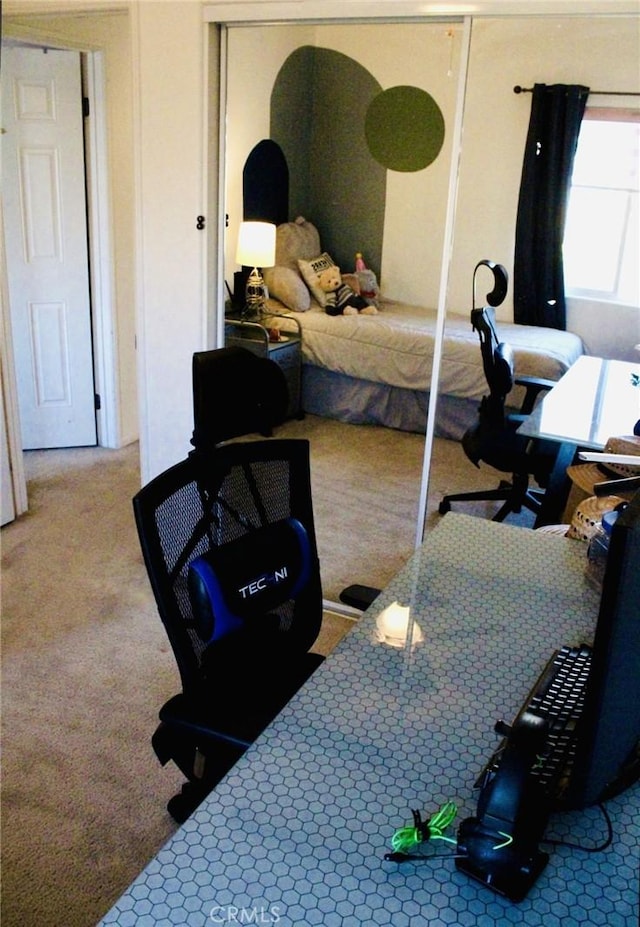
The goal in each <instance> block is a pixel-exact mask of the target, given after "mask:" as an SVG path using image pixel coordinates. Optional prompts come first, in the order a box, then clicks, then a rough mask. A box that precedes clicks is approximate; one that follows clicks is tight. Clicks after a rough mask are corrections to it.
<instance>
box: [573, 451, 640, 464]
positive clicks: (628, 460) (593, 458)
mask: <svg viewBox="0 0 640 927" xmlns="http://www.w3.org/2000/svg"><path fill="white" fill-rule="evenodd" d="M579 457H580V460H587V461H589V462H591V463H613V464H623V465H624V466H629V467H640V456H638V454H605V453H604V452H603V453H600V452H599V451H580V452H579Z"/></svg>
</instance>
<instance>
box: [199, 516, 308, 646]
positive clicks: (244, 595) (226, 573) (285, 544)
mask: <svg viewBox="0 0 640 927" xmlns="http://www.w3.org/2000/svg"><path fill="white" fill-rule="evenodd" d="M311 565H312V564H311V545H310V543H309V536H308V534H307V532H306V530H305V528H304V526H303V525H302V523H301V522H300V521H298V519H296V518H286V519H282V520H281V521H277V522H274V523H273V524H270V525H265V526H263V527H262V528H257V529H256V530H255V531H251V532H249V533H247V534H245V535H243V536H242V537H240V538H238V539H237V540H235V541H230V542H229V543H227V544H223V545H222V546H221V547H218V548H216V549H214V550H210V551H209V552H208V553H206V554H203V555H202V556H200V557H197V558H196V559H195V560H193V561H192V562H191V564H190V565H189V572H188V578H187V584H188V590H189V598H190V600H191V606H192V609H193V616H194V622H195V628H196V631H197V633H198V636H199V637H200V638H201V640H203V641H204V642H205V643H211V642H212V641H215V640H219V639H220V638H222V637H225V636H226V635H228V634H233V633H235V632H238V631H241V630H242V629H243V628H244V627H245V626H246V625H247V623H248V622H251V621H252V620H254V619H257V618H260V617H261V616H263V615H266V614H268V613H269V612H270V611H272V610H273V609H275V608H277V607H278V606H279V605H281V604H282V603H283V602H287V601H288V600H290V599H293V598H295V597H296V596H297V595H299V594H300V592H301V591H302V590H303V589H304V587H305V586H306V584H307V582H308V581H309V578H310V577H311Z"/></svg>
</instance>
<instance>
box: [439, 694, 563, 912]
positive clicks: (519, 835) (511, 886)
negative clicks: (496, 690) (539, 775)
mask: <svg viewBox="0 0 640 927" xmlns="http://www.w3.org/2000/svg"><path fill="white" fill-rule="evenodd" d="M496 731H497V732H498V733H499V734H503V735H505V736H506V737H507V742H506V745H505V748H504V752H503V754H502V756H501V759H500V765H499V767H498V769H497V770H496V771H495V772H491V773H489V774H488V780H487V781H486V783H485V784H484V786H483V787H482V791H481V793H480V797H479V799H478V810H477V815H476V817H471V818H466V819H465V820H464V821H463V822H462V823H461V825H460V827H459V829H458V853H459V854H461V855H460V856H459V857H458V858H457V859H456V868H457V869H459V870H461V871H462V872H465V873H467V875H470V876H471V877H472V878H474V879H476V880H477V881H479V882H482V883H483V884H484V885H486V886H487V887H488V888H491V889H492V890H493V891H495V892H497V893H498V894H500V895H504V896H506V897H507V898H510V899H511V900H512V901H522V899H523V898H524V897H525V896H526V895H527V893H528V891H529V889H530V888H531V886H532V885H533V884H534V883H535V881H536V879H537V878H538V876H539V875H540V873H541V872H542V871H543V869H544V868H545V866H546V864H547V862H548V859H549V856H548V854H547V853H543V852H542V851H541V850H540V849H539V847H538V844H539V842H540V840H541V839H542V837H543V836H544V831H545V828H546V826H547V820H548V818H549V812H550V808H549V802H548V799H547V798H545V797H544V795H543V794H542V792H541V790H540V788H539V786H538V785H537V783H536V781H535V780H533V779H532V778H531V777H530V775H529V773H530V771H531V768H532V766H533V765H534V763H535V762H536V757H537V755H538V754H539V753H540V752H541V749H542V747H543V745H544V742H545V739H546V734H547V722H546V721H545V720H544V719H542V718H538V717H536V716H535V715H532V714H530V713H529V712H526V711H525V712H523V714H522V715H521V716H520V717H519V718H518V720H517V721H516V722H514V725H513V727H509V726H508V725H506V724H504V723H503V722H498V724H497V725H496Z"/></svg>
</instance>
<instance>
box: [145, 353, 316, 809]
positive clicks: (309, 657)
mask: <svg viewBox="0 0 640 927" xmlns="http://www.w3.org/2000/svg"><path fill="white" fill-rule="evenodd" d="M230 351H231V352H232V354H233V355H235V360H236V361H238V363H237V364H233V363H232V357H231V356H230V353H229V352H230ZM237 352H244V349H242V348H237V349H221V351H220V353H217V352H204V354H206V355H208V356H203V355H202V354H201V355H196V356H194V362H193V369H194V419H195V421H194V424H195V427H194V438H193V439H192V443H193V444H194V450H193V451H192V452H191V453H190V454H189V456H188V457H187V458H186V459H185V460H183V461H181V462H180V463H178V464H176V465H175V466H173V467H171V468H170V469H169V470H167V471H166V472H164V473H162V474H160V475H159V476H158V477H156V478H155V479H154V480H152V481H151V482H150V483H149V484H147V485H146V486H144V487H143V488H142V489H141V490H140V491H139V492H138V493H137V494H136V496H135V497H134V500H133V507H134V513H135V519H136V525H137V528H138V534H139V537H140V543H141V547H142V552H143V556H144V562H145V565H146V567H147V572H148V575H149V579H150V582H151V586H152V589H153V592H154V596H155V599H156V604H157V607H158V611H159V613H160V617H161V619H162V621H163V624H164V627H165V630H166V632H167V635H168V637H169V641H170V643H171V646H172V649H173V653H174V656H175V659H176V662H177V665H178V669H179V673H180V680H181V685H182V688H181V691H180V692H179V693H178V694H177V695H175V696H173V697H172V698H171V699H169V700H168V701H167V702H166V704H164V705H163V706H162V708H161V710H160V723H159V725H158V727H157V729H156V731H155V733H154V735H153V738H152V744H153V747H154V750H155V752H156V755H157V757H158V759H159V760H160V762H161V763H162V765H165V764H166V763H167V762H169V761H170V760H171V761H173V762H174V763H175V764H176V765H177V766H178V768H179V769H180V770H181V772H182V773H183V775H184V776H185V777H186V780H187V781H186V783H185V785H184V786H183V788H182V791H181V792H180V793H179V794H178V795H176V796H174V797H173V798H172V799H171V800H170V801H169V803H168V805H167V808H168V810H169V812H170V814H171V815H172V816H173V817H174V818H175V819H176V820H177V821H179V822H182V821H184V820H185V819H186V818H187V817H188V815H189V814H190V813H191V812H192V811H193V810H194V809H195V807H197V805H198V804H199V803H200V802H201V801H202V799H203V798H204V797H205V795H207V794H208V792H209V791H210V790H211V789H212V788H213V786H214V785H215V784H216V783H217V782H218V781H219V780H220V779H221V778H222V776H223V775H224V774H225V773H226V772H227V771H228V770H229V769H230V768H231V766H233V764H234V763H235V762H236V761H237V759H238V758H239V757H240V756H241V755H242V754H243V753H244V751H245V750H246V749H247V747H248V746H249V745H250V744H251V743H252V742H253V741H254V740H255V739H256V737H257V736H258V735H259V734H260V733H261V732H262V731H263V730H264V728H265V727H266V726H267V725H268V724H269V722H270V721H271V720H273V718H274V717H275V716H276V715H277V714H278V713H279V712H280V710H281V709H282V708H283V707H284V705H285V704H286V703H287V702H288V701H289V699H290V698H291V697H292V696H293V694H294V693H295V692H297V691H298V689H299V688H300V686H301V685H302V684H303V683H304V682H305V681H306V680H307V679H308V678H309V676H310V675H311V673H312V672H313V671H314V670H315V669H316V668H317V667H318V666H319V665H320V663H321V662H322V660H323V658H322V657H321V656H319V655H317V654H312V653H310V652H309V650H310V648H311V646H312V645H313V642H314V641H315V639H316V637H317V635H318V632H319V629H320V625H321V622H322V589H321V584H320V572H319V563H318V555H317V549H316V539H315V527H314V520H313V509H312V502H311V481H310V470H309V444H308V442H307V441H304V440H281V439H276V438H274V439H270V440H261V439H253V440H243V441H230V440H228V439H229V437H231V436H232V437H237V434H238V433H241V434H248V433H249V431H248V429H249V428H253V427H254V426H255V425H256V423H257V424H258V425H260V426H263V427H267V428H268V427H270V426H271V425H272V424H273V423H274V422H275V421H277V420H278V419H279V416H280V414H281V410H282V408H285V409H286V399H287V396H286V390H285V393H284V397H283V396H282V395H280V399H281V400H282V399H284V407H282V405H281V402H279V401H278V400H277V396H278V394H279V386H278V382H279V377H278V375H277V374H275V375H274V374H273V370H272V368H270V367H269V365H273V367H275V368H276V369H277V370H278V371H279V368H277V365H276V364H274V363H273V362H272V361H269V360H267V359H265V358H257V357H255V355H252V354H251V353H250V352H248V351H247V352H246V354H248V355H249V357H250V358H252V360H251V361H247V362H246V363H245V361H246V358H245V357H244V356H243V354H242V353H241V354H240V355H238V353H237ZM212 355H215V356H212ZM255 361H257V362H258V363H257V364H256V363H254V362H255ZM222 371H223V372H224V374H225V377H228V378H229V379H227V380H226V381H225V382H229V380H231V381H235V382H236V383H237V381H238V375H239V374H242V376H245V377H246V376H247V375H249V379H245V380H244V381H243V389H242V390H241V391H240V393H239V394H238V395H239V396H240V399H239V401H238V403H237V404H235V403H233V399H232V396H231V394H229V393H227V392H225V393H224V394H223V400H224V402H225V403H230V404H235V405H236V409H237V410H239V412H238V416H237V417H236V418H235V419H234V418H233V417H232V416H231V415H230V413H229V409H228V408H227V409H225V411H224V415H222V416H221V417H220V418H219V417H218V416H217V415H216V414H215V411H214V410H215V408H217V407H219V405H220V394H218V396H217V399H216V403H217V405H216V406H215V407H214V410H212V409H211V408H209V407H207V406H206V402H204V399H203V397H206V396H207V395H209V396H211V395H212V392H211V389H212V387H211V381H212V378H213V377H214V376H215V375H217V374H218V373H220V372H222ZM279 373H282V372H281V371H279ZM283 376H284V375H283ZM269 382H270V383H271V386H272V387H273V392H272V394H271V396H270V397H269V396H267V392H268V390H267V388H266V387H267V384H268V383H269ZM274 384H275V385H274ZM285 385H286V384H285ZM274 395H275V396H276V399H275V400H274V398H273V397H274Z"/></svg>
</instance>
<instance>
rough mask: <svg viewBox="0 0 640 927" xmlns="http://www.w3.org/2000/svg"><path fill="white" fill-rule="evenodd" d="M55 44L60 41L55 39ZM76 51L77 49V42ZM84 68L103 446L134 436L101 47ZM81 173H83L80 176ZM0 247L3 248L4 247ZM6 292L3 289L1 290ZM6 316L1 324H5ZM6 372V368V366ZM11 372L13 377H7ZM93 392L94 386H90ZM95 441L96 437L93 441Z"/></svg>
mask: <svg viewBox="0 0 640 927" xmlns="http://www.w3.org/2000/svg"><path fill="white" fill-rule="evenodd" d="M11 45H13V46H23V47H25V46H26V47H29V46H30V47H34V46H35V47H39V48H42V45H41V44H40V43H39V42H38V43H34V42H31V41H30V39H28V38H27V37H25V38H24V39H23V38H19V39H18V38H15V39H5V40H4V42H3V53H4V50H5V47H8V46H11ZM58 47H60V48H62V45H61V44H60V43H59V46H58ZM75 50H76V53H78V50H77V46H76V49H75ZM79 54H80V58H81V62H82V72H83V94H84V96H85V97H86V98H88V100H89V108H90V114H91V115H90V118H89V120H88V122H87V121H86V122H85V169H86V195H87V204H88V218H89V229H88V253H89V268H90V282H91V296H92V304H93V319H92V334H93V357H92V363H93V376H94V383H95V392H96V393H97V394H98V395H99V397H100V404H99V408H98V409H97V410H96V411H95V420H96V425H97V434H96V439H97V444H98V445H99V446H102V447H108V448H118V447H120V446H121V445H122V444H123V443H128V442H129V441H130V440H134V439H135V435H132V436H129V431H131V428H130V425H131V424H133V423H129V422H127V429H126V432H127V433H126V434H124V435H123V433H122V425H123V423H122V421H121V414H120V399H119V396H120V389H121V387H120V386H119V372H118V371H119V350H120V346H119V335H118V329H119V323H118V321H117V317H116V303H115V290H114V284H115V279H114V274H115V268H114V263H113V261H114V252H113V248H112V224H111V197H110V192H109V174H110V163H109V159H108V151H107V96H106V71H105V67H106V64H105V53H104V51H102V50H92V51H81V52H79ZM83 179H84V178H83ZM3 250H4V249H3ZM5 296H6V292H5ZM2 312H3V315H4V316H5V317H7V316H8V312H9V309H8V300H6V299H5V300H3V304H2ZM7 323H8V319H7V318H5V320H4V322H3V328H5V329H7V328H8V324H7ZM5 347H6V351H7V352H8V356H9V358H10V363H7V365H6V366H7V368H8V369H9V371H10V372H11V373H13V369H14V363H15V358H14V350H13V345H12V341H11V338H10V337H9V336H8V335H7V337H6V339H5ZM5 373H7V371H6V370H5ZM15 379H16V377H13V378H12V383H13V381H15ZM8 394H9V395H8V398H9V399H12V398H13V402H9V401H7V403H6V406H5V413H6V423H3V430H4V431H5V432H6V433H7V434H8V435H9V437H12V436H13V438H14V440H12V441H11V442H10V445H11V446H10V456H11V472H12V476H13V480H14V497H15V498H17V499H18V500H20V505H19V506H18V511H17V514H20V513H21V512H23V511H26V509H27V500H26V483H25V480H24V472H23V465H22V451H21V449H20V438H19V431H20V429H19V416H18V411H17V408H18V407H17V400H16V397H15V388H12V389H10V390H8ZM92 397H93V391H92ZM94 443H95V442H94Z"/></svg>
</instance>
